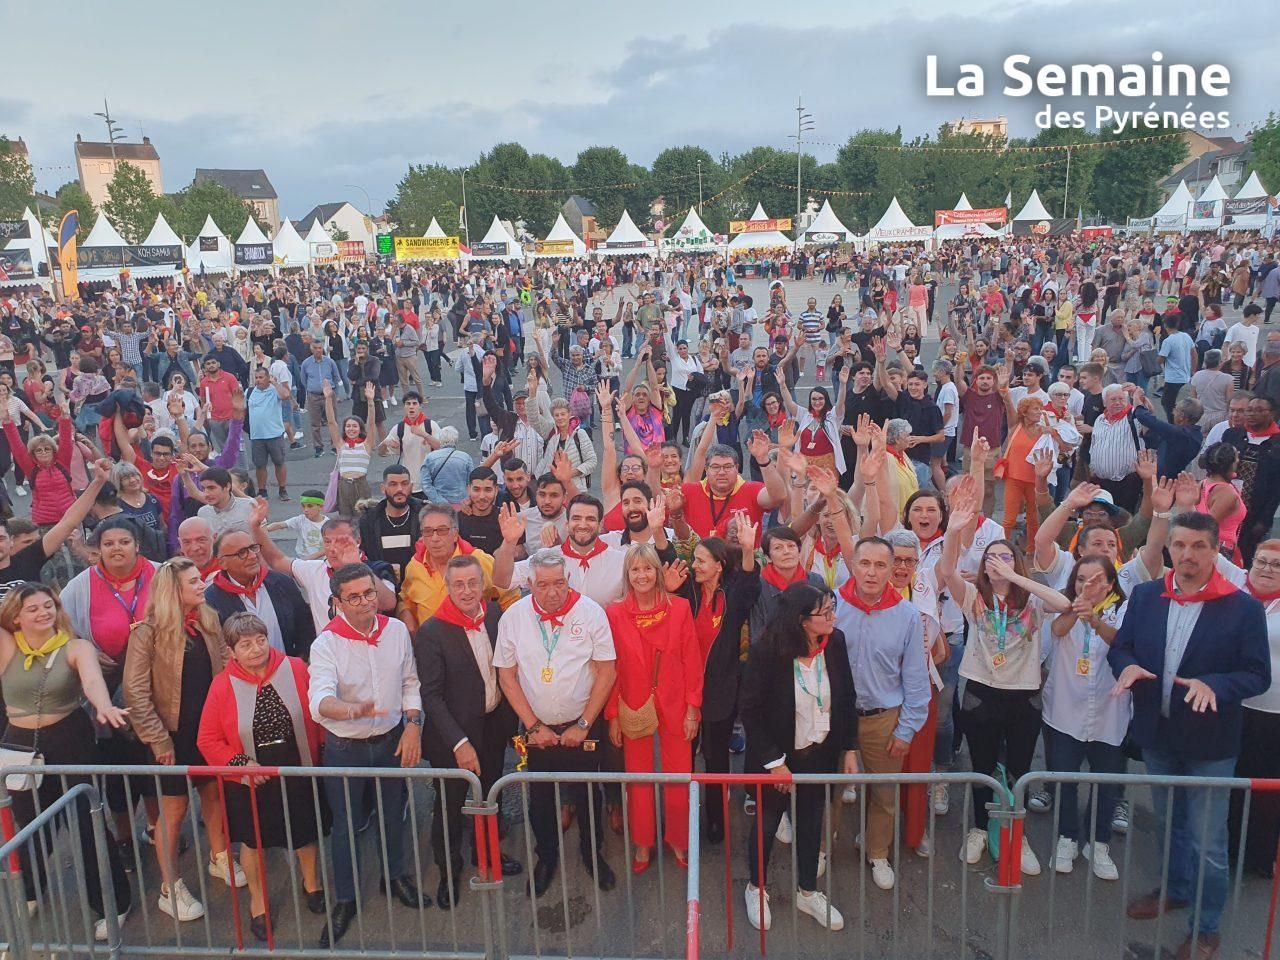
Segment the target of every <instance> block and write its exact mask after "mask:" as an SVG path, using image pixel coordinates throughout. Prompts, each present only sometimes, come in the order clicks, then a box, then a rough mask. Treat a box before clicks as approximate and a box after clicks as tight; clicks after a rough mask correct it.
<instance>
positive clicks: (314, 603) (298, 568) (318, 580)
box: [293, 557, 396, 627]
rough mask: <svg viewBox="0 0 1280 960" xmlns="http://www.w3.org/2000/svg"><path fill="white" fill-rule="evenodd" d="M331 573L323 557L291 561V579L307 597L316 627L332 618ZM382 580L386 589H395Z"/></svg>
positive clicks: (392, 585)
mask: <svg viewBox="0 0 1280 960" xmlns="http://www.w3.org/2000/svg"><path fill="white" fill-rule="evenodd" d="M332 575H333V571H331V570H330V569H329V561H328V560H326V559H325V558H324V557H319V558H318V559H315V560H294V561H293V579H294V580H296V581H297V582H298V586H299V588H301V590H302V595H303V596H304V597H306V598H307V605H308V606H310V607H311V619H312V621H313V622H314V623H315V624H316V626H317V627H318V626H319V625H321V624H325V623H328V622H329V621H330V620H332V619H333V614H332V613H330V612H329V598H330V597H332V596H333V593H332V591H331V590H330V589H329V577H331V576H332ZM382 582H383V583H384V584H386V587H387V589H388V590H395V588H396V586H395V584H394V583H388V582H387V581H386V580H383V581H382Z"/></svg>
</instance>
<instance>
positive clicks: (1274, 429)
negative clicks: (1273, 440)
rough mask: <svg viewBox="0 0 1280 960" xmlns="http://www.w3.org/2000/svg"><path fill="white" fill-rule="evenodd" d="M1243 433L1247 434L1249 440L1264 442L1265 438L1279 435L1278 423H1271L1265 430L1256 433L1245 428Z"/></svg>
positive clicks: (1279, 426) (1279, 427)
mask: <svg viewBox="0 0 1280 960" xmlns="http://www.w3.org/2000/svg"><path fill="white" fill-rule="evenodd" d="M1245 432H1247V433H1248V434H1249V439H1250V440H1265V439H1267V437H1274V436H1275V435H1276V434H1277V433H1280V423H1275V422H1273V423H1272V424H1271V426H1269V427H1267V429H1265V430H1259V431H1257V432H1254V431H1253V430H1249V429H1248V428H1247V427H1246V428H1245Z"/></svg>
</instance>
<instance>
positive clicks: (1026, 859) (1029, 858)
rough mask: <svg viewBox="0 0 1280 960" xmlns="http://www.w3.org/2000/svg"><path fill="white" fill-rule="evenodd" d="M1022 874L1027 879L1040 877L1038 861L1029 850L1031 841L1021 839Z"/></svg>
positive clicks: (1024, 838)
mask: <svg viewBox="0 0 1280 960" xmlns="http://www.w3.org/2000/svg"><path fill="white" fill-rule="evenodd" d="M1022 872H1023V874H1025V875H1026V876H1028V877H1038V876H1040V861H1039V860H1037V859H1036V855H1035V853H1034V852H1033V851H1032V849H1031V841H1030V840H1028V839H1027V838H1026V837H1023V838H1022Z"/></svg>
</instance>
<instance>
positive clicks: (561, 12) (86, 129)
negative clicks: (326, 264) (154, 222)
mask: <svg viewBox="0 0 1280 960" xmlns="http://www.w3.org/2000/svg"><path fill="white" fill-rule="evenodd" d="M183 6H184V5H183V4H181V3H179V4H177V5H174V4H159V3H154V2H153V3H145V2H141V0H114V2H112V3H111V4H109V5H108V4H100V5H95V6H93V7H89V6H87V5H86V6H85V7H84V8H83V12H82V13H81V14H80V15H79V16H78V19H77V23H76V24H75V26H74V27H73V28H72V35H73V36H74V37H75V38H76V44H75V50H74V52H73V55H72V56H70V57H68V58H66V60H65V61H64V62H61V63H59V64H58V65H57V66H56V67H54V66H52V65H51V57H52V44H53V38H54V37H56V36H57V35H58V32H59V30H60V29H62V24H61V23H60V22H59V21H60V20H61V19H62V18H63V17H64V16H65V11H66V7H64V6H60V5H57V4H51V3H44V4H33V3H21V4H19V3H15V2H11V0H0V17H2V18H3V22H4V24H5V29H6V33H7V34H8V36H9V37H10V38H11V39H16V38H22V37H26V38H30V39H31V40H32V41H33V42H31V43H16V44H6V50H5V60H4V63H5V70H4V76H5V82H4V85H3V88H0V133H3V134H5V135H7V136H9V137H11V138H15V137H18V136H21V137H22V138H23V139H24V140H26V142H27V144H28V146H29V149H30V152H31V156H32V162H33V164H34V165H35V166H36V168H37V170H36V173H37V178H38V183H39V185H40V187H41V188H42V189H46V190H50V191H52V190H54V189H56V188H57V187H58V186H59V185H60V184H62V183H64V182H66V181H67V180H70V179H73V178H74V176H75V173H74V168H73V162H74V161H73V155H72V143H73V141H74V140H75V137H76V134H77V133H80V134H83V135H84V136H85V138H86V139H94V140H102V139H105V131H104V127H103V124H102V121H101V120H99V119H98V118H96V117H94V116H93V114H94V112H95V111H98V110H101V109H102V100H103V97H104V96H105V97H107V98H109V100H110V104H111V112H112V114H113V116H114V117H115V118H117V119H118V121H119V122H120V123H121V125H122V126H123V128H124V132H125V135H126V136H127V137H128V138H129V139H131V140H136V139H137V138H139V137H140V136H141V134H143V133H145V134H146V135H148V136H150V137H151V140H152V142H153V143H154V144H155V145H156V148H157V150H158V151H159V153H160V157H161V162H162V164H163V170H164V179H165V189H166V190H170V191H172V190H178V189H180V188H181V187H183V186H184V185H186V184H187V183H189V182H190V180H191V177H192V175H193V172H194V169H195V168H196V167H197V166H202V167H262V168H264V169H265V170H266V171H267V173H268V175H269V176H270V177H271V180H272V182H273V183H274V184H275V186H276V189H277V191H278V192H279V194H280V197H281V210H282V213H284V214H285V215H286V216H291V217H296V216H301V215H302V214H303V213H305V212H306V211H307V210H308V209H310V208H311V207H312V206H313V205H314V204H316V203H320V202H328V201H334V200H343V199H345V200H350V201H352V202H353V203H355V204H356V205H357V206H360V207H363V206H364V199H365V197H364V193H362V192H361V190H359V189H354V187H360V188H363V189H364V190H365V191H367V192H368V193H369V194H370V195H371V198H372V202H373V205H374V207H375V208H381V206H382V204H383V203H385V201H386V200H387V199H388V198H389V197H391V196H392V195H393V194H394V190H395V184H396V182H397V181H398V180H399V179H400V177H401V176H402V175H403V174H404V171H405V169H406V168H407V166H408V165H409V164H411V163H432V162H439V163H446V164H457V163H465V162H469V161H471V160H474V159H475V157H476V156H477V155H478V154H480V153H482V152H483V151H485V150H487V149H489V148H490V147H491V146H492V145H493V144H494V143H498V142H501V141H504V140H518V141H519V142H521V143H523V144H524V145H525V146H526V147H528V148H530V149H532V150H538V151H542V152H545V153H549V154H552V155H554V156H557V157H559V158H561V159H562V160H564V161H566V162H569V163H571V162H572V161H573V158H574V157H575V156H576V154H577V152H578V151H579V150H580V149H582V148H584V147H587V146H591V145H595V144H612V145H616V146H618V147H620V148H621V149H622V150H623V151H625V152H626V153H627V154H628V156H629V157H630V158H631V159H632V160H634V161H636V162H640V163H648V162H649V161H651V160H652V159H653V157H654V156H655V154H656V153H657V152H658V151H660V150H661V149H663V148H664V147H666V146H672V145H680V144H686V143H692V144H699V145H701V146H704V147H706V148H707V149H708V150H710V151H711V153H712V154H713V155H716V156H718V155H719V154H720V152H721V151H724V150H727V151H730V152H737V151H741V150H743V149H746V148H748V147H750V146H754V145H756V144H773V145H776V146H779V147H786V146H787V145H788V143H789V141H788V140H787V134H788V133H789V132H791V131H792V130H794V125H795V104H796V98H797V96H800V95H803V97H804V102H805V106H806V108H807V109H808V110H809V111H810V112H811V113H813V114H814V117H815V122H816V125H817V126H816V129H815V131H814V132H813V133H812V134H811V135H810V136H811V137H812V138H813V139H815V140H818V141H823V142H826V143H830V144H838V143H840V142H843V140H844V139H846V138H847V136H848V135H849V134H850V133H851V132H852V131H854V130H856V129H859V128H861V127H868V126H871V127H887V128H893V127H895V126H898V125H901V126H902V128H903V130H904V132H905V133H907V134H908V135H915V134H918V133H927V132H932V131H933V130H935V129H936V127H937V125H938V124H939V123H940V122H941V121H943V120H946V119H950V118H954V117H957V116H992V115H995V114H999V113H1003V114H1006V115H1007V116H1009V118H1010V122H1011V126H1012V133H1013V135H1015V136H1029V135H1031V134H1033V133H1034V132H1035V130H1034V125H1033V124H1034V122H1033V116H1034V113H1035V112H1036V110H1038V109H1040V108H1042V107H1043V106H1044V105H1045V102H1046V101H1045V100H1044V99H1043V98H1037V97H1035V96H1030V97H1026V98H1021V99H1014V98H1008V97H1004V96H1002V95H1001V92H1000V91H1001V87H1002V86H1003V77H1002V75H1001V72H1000V71H1001V66H1000V65H1001V62H1002V60H1003V58H1004V57H1005V56H1008V55H1009V54H1012V53H1019V52H1025V53H1027V54H1029V55H1031V56H1032V57H1033V58H1034V62H1035V64H1036V65H1039V64H1041V63H1044V62H1057V63H1063V64H1069V63H1073V62H1087V63H1093V62H1107V63H1112V64H1120V63H1124V62H1127V61H1134V62H1141V63H1146V62H1149V60H1150V55H1151V52H1152V51H1153V50H1161V51H1162V52H1163V53H1164V55H1165V62H1166V63H1169V62H1186V63H1192V64H1196V65H1200V66H1202V65H1204V64H1207V63H1215V62H1216V63H1223V64H1225V65H1227V66H1228V67H1229V68H1230V69H1231V94H1230V96H1229V97H1228V98H1225V100H1223V99H1214V98H1209V97H1198V98H1196V100H1195V109H1197V110H1201V109H1213V110H1221V109H1227V110H1230V112H1231V119H1232V122H1233V123H1234V124H1236V126H1235V128H1234V129H1232V130H1230V131H1227V132H1230V133H1232V134H1234V135H1236V136H1238V137H1242V136H1243V135H1244V132H1245V131H1246V130H1247V129H1248V127H1249V125H1250V124H1252V123H1254V122H1256V121H1258V120H1261V119H1263V118H1265V116H1266V114H1267V112H1268V110H1270V109H1273V108H1280V103H1277V98H1276V97H1274V95H1273V93H1274V90H1275V89H1276V88H1275V84H1274V77H1273V75H1268V72H1267V70H1266V67H1267V65H1268V64H1272V65H1273V64H1275V63H1276V62H1277V58H1278V57H1280V37H1278V36H1277V34H1276V31H1274V30H1273V29H1265V30H1264V29H1263V27H1264V24H1270V23H1271V22H1272V21H1273V20H1274V14H1273V13H1268V10H1269V9H1272V10H1273V8H1271V7H1270V5H1269V4H1264V3H1263V2H1262V0H1243V2H1240V3H1237V4H1234V5H1231V6H1227V5H1218V4H1204V3H1202V2H1200V0H1165V2H1163V3H1160V4H1154V5H1147V8H1146V11H1145V15H1144V16H1143V17H1141V18H1139V19H1135V18H1134V17H1133V15H1132V12H1133V9H1134V8H1132V7H1131V6H1130V5H1127V4H1120V3H1116V2H1113V0H1083V2H1070V3H1067V2H1055V0H1039V2H1033V3H1023V4H1017V5H1010V4H1007V3H995V2H988V0H975V2H968V3H959V2H953V0H896V2H894V3H893V4H876V5H872V4H869V3H863V2H858V3H831V4H804V5H797V6H791V5H787V4H779V3H778V2H777V0H735V2H733V3H732V4H728V3H690V2H687V0H681V2H670V0H651V2H649V3H646V4H642V5H635V4H614V3H602V4H587V3H585V2H583V0H576V2H569V0H542V2H539V3H524V2H511V0H490V2H489V3H485V4H448V5H445V4H438V3H421V2H417V3H415V2H410V0H382V2H379V3H376V4H366V5H357V6H352V5H349V4H342V5H339V4H324V3H315V2H314V0H312V2H308V3H301V2H295V0H269V2H263V0H255V2H252V3H250V2H245V0H224V2H223V3H221V4H219V5H218V7H217V12H216V14H213V15H206V16H201V17H200V18H199V19H198V20H193V21H192V22H191V23H190V24H187V23H184V21H183V19H182V16H181V13H182V10H183ZM824 8H825V9H824ZM791 10H794V11H798V12H800V15H799V16H793V15H791V14H790V12H789V11H791ZM1152 11H1154V12H1152ZM931 53H932V54H937V55H938V56H939V57H940V58H941V63H942V66H943V70H944V76H948V75H952V74H954V71H955V70H956V69H957V66H958V64H959V63H961V62H976V63H979V64H982V65H983V66H984V67H985V69H986V76H987V96H986V97H985V98H983V99H961V98H955V99H940V98H928V97H926V96H925V57H926V56H927V55H928V54H931ZM1114 102H1115V103H1116V105H1118V106H1127V107H1130V108H1136V109H1141V108H1145V107H1146V102H1141V103H1127V102H1124V101H1119V100H1117V101H1114ZM1183 102H1185V101H1183ZM1176 106H1177V107H1178V108H1179V109H1180V108H1181V107H1182V103H1178V104H1176ZM1214 132H1215V133H1221V132H1223V131H1214ZM813 152H814V153H815V154H816V155H817V157H818V158H819V160H821V161H827V160H830V159H832V158H834V156H835V147H834V146H823V145H818V146H815V147H814V148H813Z"/></svg>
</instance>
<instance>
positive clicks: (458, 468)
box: [419, 447, 475, 503]
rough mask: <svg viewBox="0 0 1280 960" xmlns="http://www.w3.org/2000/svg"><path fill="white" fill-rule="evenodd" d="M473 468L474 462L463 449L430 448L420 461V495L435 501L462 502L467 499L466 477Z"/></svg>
mask: <svg viewBox="0 0 1280 960" xmlns="http://www.w3.org/2000/svg"><path fill="white" fill-rule="evenodd" d="M474 469H475V462H474V461H473V460H472V459H471V454H469V453H467V452H466V451H465V450H458V449H457V448H455V447H441V448H440V449H438V450H432V451H431V452H430V453H428V454H427V457H426V459H425V460H423V461H422V473H421V475H420V477H419V479H420V480H421V481H422V495H423V496H424V497H426V498H427V499H428V500H431V501H433V502H435V503H462V502H463V501H464V500H466V499H467V478H468V477H469V476H470V475H471V471H472V470H474Z"/></svg>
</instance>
